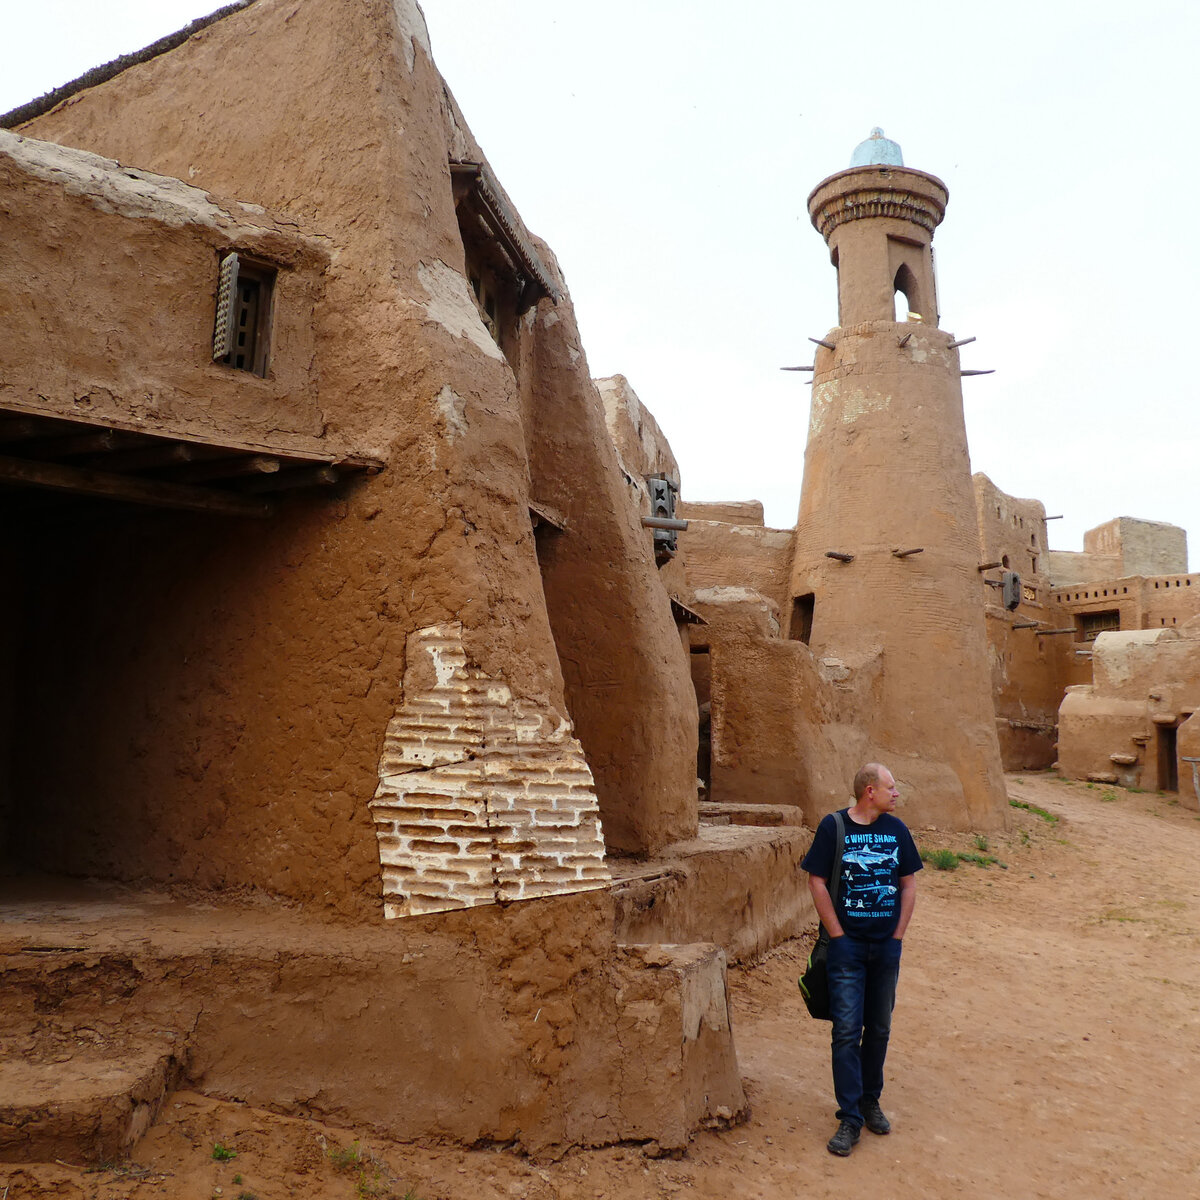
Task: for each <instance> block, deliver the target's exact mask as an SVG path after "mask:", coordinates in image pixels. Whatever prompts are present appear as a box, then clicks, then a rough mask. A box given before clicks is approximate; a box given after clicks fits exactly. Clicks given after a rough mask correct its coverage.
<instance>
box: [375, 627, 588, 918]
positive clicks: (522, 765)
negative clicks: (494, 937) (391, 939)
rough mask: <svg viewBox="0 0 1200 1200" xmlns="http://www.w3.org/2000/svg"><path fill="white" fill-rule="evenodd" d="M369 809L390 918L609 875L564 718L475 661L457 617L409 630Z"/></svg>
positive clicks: (576, 885)
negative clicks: (398, 696)
mask: <svg viewBox="0 0 1200 1200" xmlns="http://www.w3.org/2000/svg"><path fill="white" fill-rule="evenodd" d="M371 812H372V815H373V817H374V819H375V832H376V835H377V837H378V840H379V861H380V866H381V869H382V874H383V900H384V916H385V917H388V918H392V917H406V916H414V915H416V914H419V913H430V912H445V911H447V910H449V909H455V908H469V907H471V906H472V905H476V904H494V903H496V902H498V901H501V900H504V901H508V900H526V899H531V898H533V897H535V896H550V895H556V894H559V893H565V892H579V891H585V890H588V889H591V888H599V887H605V886H607V884H608V882H609V874H608V867H607V866H606V864H605V860H604V838H603V835H602V833H601V830H600V813H599V808H598V807H597V804H596V791H595V786H594V783H593V780H592V773H591V771H590V769H589V768H588V765H587V760H586V759H585V758H584V756H583V750H582V748H581V747H580V745H579V742H578V740H577V739H576V738H575V737H573V736H572V734H571V727H570V725H569V723H568V722H566V721H560V720H557V719H554V718H552V717H550V716H548V715H547V714H545V713H543V712H541V711H540V710H538V709H537V708H535V707H534V706H532V705H529V704H527V703H525V702H524V701H522V700H519V699H517V698H516V697H514V696H513V694H512V691H511V689H510V688H509V687H508V685H507V684H505V683H503V682H501V681H497V680H493V679H489V678H488V677H487V676H486V675H484V673H483V672H482V671H480V670H479V669H478V668H477V667H472V666H471V665H470V664H469V663H468V662H467V656H466V652H465V651H464V649H463V644H462V626H461V625H458V624H444V625H431V626H429V627H427V628H425V629H420V630H417V632H415V633H413V634H412V635H410V637H409V639H408V666H407V669H406V670H405V674H404V699H403V701H402V703H401V705H400V708H399V709H398V711H397V712H396V715H395V716H394V717H393V718H392V720H391V721H390V722H389V723H388V729H387V735H386V737H385V739H384V747H383V754H382V756H381V757H380V762H379V787H378V789H377V790H376V792H375V797H374V799H373V800H372V801H371Z"/></svg>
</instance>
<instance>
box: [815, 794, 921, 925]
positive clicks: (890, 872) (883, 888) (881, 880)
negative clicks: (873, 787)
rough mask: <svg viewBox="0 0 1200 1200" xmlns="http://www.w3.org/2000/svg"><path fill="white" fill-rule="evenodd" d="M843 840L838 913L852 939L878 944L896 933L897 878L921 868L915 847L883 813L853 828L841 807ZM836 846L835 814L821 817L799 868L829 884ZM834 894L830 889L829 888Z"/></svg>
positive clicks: (903, 827)
mask: <svg viewBox="0 0 1200 1200" xmlns="http://www.w3.org/2000/svg"><path fill="white" fill-rule="evenodd" d="M842 824H843V825H845V827H846V842H845V846H844V848H843V850H842V878H841V884H840V886H839V888H838V899H837V915H838V920H839V921H840V922H841V925H842V928H843V929H844V930H845V931H846V933H848V934H849V935H850V936H851V937H856V938H863V939H865V940H866V941H871V942H882V941H884V940H885V939H887V938H890V937H891V936H892V934H893V933H895V932H896V925H897V923H898V922H899V920H900V877H901V876H902V875H915V874H916V873H917V872H918V871H919V870H920V869H921V866H922V863H921V856H920V854H918V853H917V847H916V843H915V842H914V841H913V839H912V834H911V833H909V832H908V826H907V825H905V824H904V822H903V821H901V820H900V818H899V817H893V816H891V814H889V813H884V814H883V815H882V816H880V817H877V818H876V819H875V821H874V822H873V823H872V824H870V825H856V824H855V823H854V822H853V821H852V820H851V819H850V816H849V809H845V808H843V809H842ZM836 848H837V824H836V823H835V822H834V819H833V814H832V813H828V814H826V815H825V816H824V817H822V818H821V823H820V824H819V825H818V826H817V832H816V835H815V836H814V837H813V843H812V845H811V846H810V847H809V849H808V853H807V854H806V855H805V856H804V861H803V862H802V863H801V864H800V866H801V868H802V869H803V870H805V871H807V872H808V873H809V874H810V875H818V876H820V878H822V879H824V880H825V881H826V882H828V881H829V875H830V872H831V871H832V870H833V854H834V851H835V849H836ZM830 890H831V891H832V890H833V889H832V888H830Z"/></svg>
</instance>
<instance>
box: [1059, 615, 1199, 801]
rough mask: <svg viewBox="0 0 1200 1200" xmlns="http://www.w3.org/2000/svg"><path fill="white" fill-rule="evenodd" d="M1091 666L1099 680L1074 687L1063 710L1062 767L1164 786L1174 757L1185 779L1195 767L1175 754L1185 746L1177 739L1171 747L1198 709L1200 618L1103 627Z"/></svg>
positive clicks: (1074, 774)
mask: <svg viewBox="0 0 1200 1200" xmlns="http://www.w3.org/2000/svg"><path fill="white" fill-rule="evenodd" d="M1092 670H1093V675H1094V680H1095V681H1094V684H1093V685H1092V686H1091V687H1080V688H1072V689H1070V690H1069V691H1068V693H1067V695H1066V697H1065V699H1064V700H1063V704H1062V708H1061V710H1060V713H1059V724H1060V744H1059V763H1060V769H1061V770H1062V771H1063V773H1064V774H1066V775H1069V776H1071V777H1073V778H1077V779H1085V778H1087V779H1098V780H1111V781H1113V782H1119V783H1122V784H1124V785H1125V786H1140V787H1144V788H1152V789H1162V788H1165V787H1167V786H1169V780H1168V779H1167V778H1166V770H1167V769H1168V766H1169V760H1170V759H1171V758H1175V760H1176V765H1175V769H1176V772H1177V775H1178V780H1179V783H1180V786H1181V787H1182V786H1183V785H1184V783H1185V782H1186V781H1187V780H1188V779H1189V778H1190V769H1184V767H1185V764H1183V763H1182V762H1179V761H1178V756H1179V755H1182V754H1185V753H1187V751H1186V750H1184V749H1181V748H1179V747H1178V746H1176V747H1175V750H1174V753H1173V754H1172V753H1171V752H1170V751H1171V741H1172V739H1174V740H1175V741H1178V737H1179V733H1178V732H1175V731H1180V730H1181V729H1182V725H1183V723H1185V722H1186V721H1187V719H1188V718H1189V717H1191V715H1192V714H1193V713H1194V712H1195V711H1197V709H1200V619H1193V620H1192V621H1191V622H1190V623H1188V624H1185V625H1183V626H1181V627H1176V628H1161V627H1160V628H1157V629H1146V630H1134V631H1130V632H1120V633H1102V634H1101V635H1100V636H1099V637H1098V638H1097V639H1096V642H1095V646H1094V649H1093V655H1092ZM1190 736H1191V735H1190V731H1189V734H1188V735H1186V736H1185V737H1184V745H1187V744H1190V743H1189V742H1188V741H1187V737H1190ZM1164 754H1165V755H1166V760H1165V761H1164V757H1163V756H1164Z"/></svg>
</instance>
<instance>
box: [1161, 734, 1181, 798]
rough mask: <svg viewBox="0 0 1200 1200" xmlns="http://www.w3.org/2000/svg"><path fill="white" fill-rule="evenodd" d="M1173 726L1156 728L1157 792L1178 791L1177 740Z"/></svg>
mask: <svg viewBox="0 0 1200 1200" xmlns="http://www.w3.org/2000/svg"><path fill="white" fill-rule="evenodd" d="M1176 731H1177V727H1176V726H1175V725H1159V726H1158V790H1159V791H1160V792H1177V791H1179V758H1178V745H1177V742H1178V739H1177V736H1176Z"/></svg>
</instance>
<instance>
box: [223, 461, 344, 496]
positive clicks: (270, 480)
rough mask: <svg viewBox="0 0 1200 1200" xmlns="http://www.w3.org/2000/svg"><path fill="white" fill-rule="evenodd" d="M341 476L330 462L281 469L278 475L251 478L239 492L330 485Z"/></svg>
mask: <svg viewBox="0 0 1200 1200" xmlns="http://www.w3.org/2000/svg"><path fill="white" fill-rule="evenodd" d="M340 478H341V476H340V475H339V474H338V472H337V470H336V468H334V467H331V466H330V465H329V464H328V463H320V464H318V465H317V466H311V467H304V468H302V469H301V470H298V471H281V472H280V473H279V474H278V475H266V476H263V477H261V478H259V479H251V480H250V481H249V482H248V483H246V484H245V485H244V486H242V487H240V488H239V489H238V490H239V492H249V493H251V494H253V493H256V492H282V491H288V490H290V489H292V488H306V487H329V485H330V484H333V483H337V481H338V480H339V479H340Z"/></svg>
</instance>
